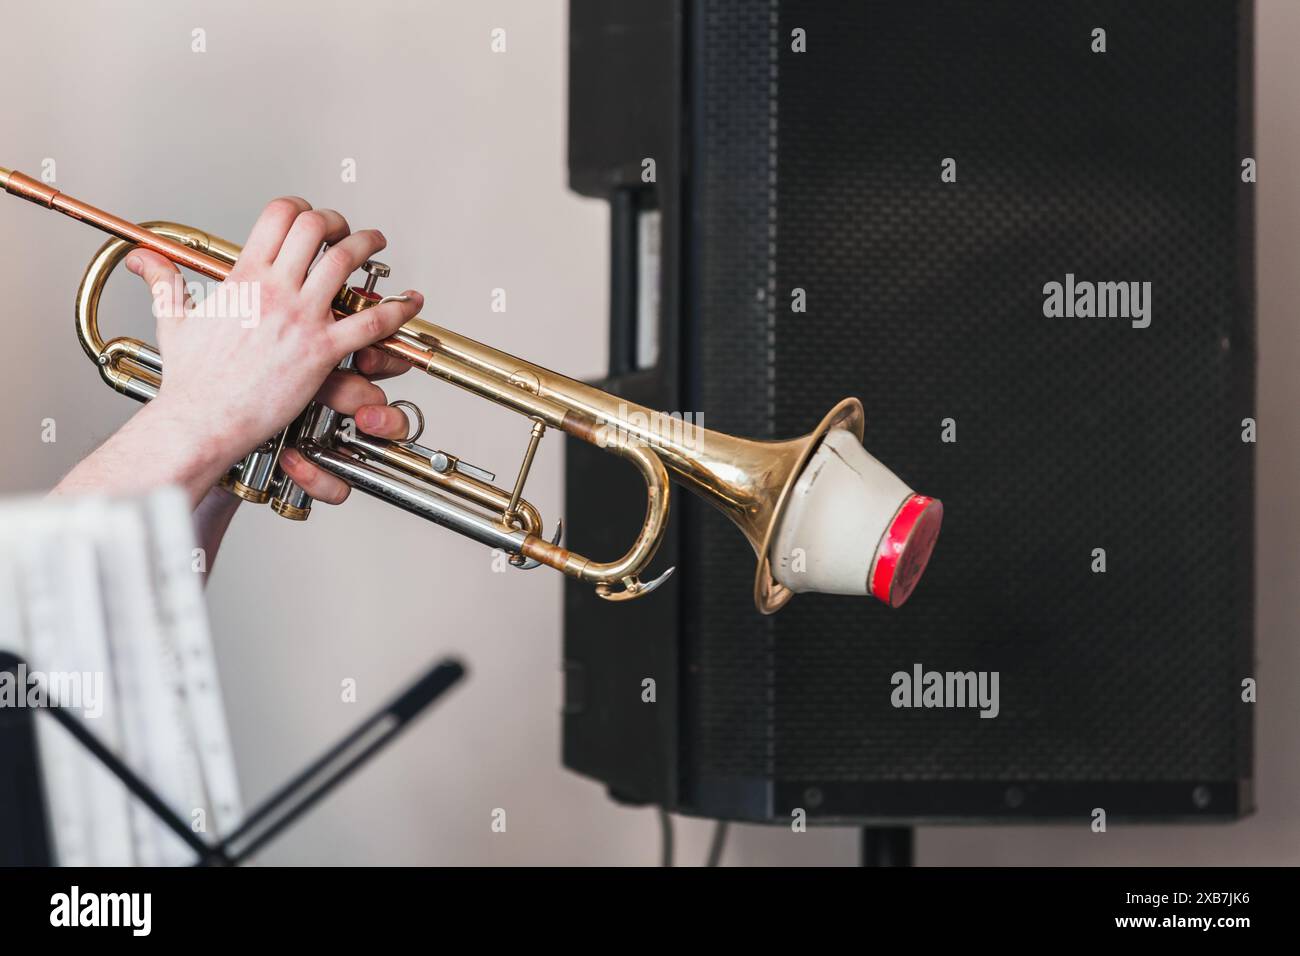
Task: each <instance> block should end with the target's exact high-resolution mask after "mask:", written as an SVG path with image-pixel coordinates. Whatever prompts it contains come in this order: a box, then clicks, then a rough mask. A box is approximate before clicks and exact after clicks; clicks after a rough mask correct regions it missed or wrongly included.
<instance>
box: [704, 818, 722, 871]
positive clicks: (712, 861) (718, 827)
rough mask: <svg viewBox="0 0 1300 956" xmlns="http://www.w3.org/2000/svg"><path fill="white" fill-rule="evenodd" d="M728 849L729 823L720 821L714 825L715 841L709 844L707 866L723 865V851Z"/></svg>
mask: <svg viewBox="0 0 1300 956" xmlns="http://www.w3.org/2000/svg"><path fill="white" fill-rule="evenodd" d="M726 848H727V821H726V820H719V821H718V822H717V823H715V824H714V825H713V841H712V842H711V843H710V844H709V859H708V862H707V863H705V864H704V865H705V866H718V865H719V864H721V863H722V851H723V850H725V849H726Z"/></svg>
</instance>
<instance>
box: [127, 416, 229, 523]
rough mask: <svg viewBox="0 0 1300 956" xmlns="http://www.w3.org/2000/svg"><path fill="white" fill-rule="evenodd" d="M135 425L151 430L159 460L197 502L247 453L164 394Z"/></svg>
mask: <svg viewBox="0 0 1300 956" xmlns="http://www.w3.org/2000/svg"><path fill="white" fill-rule="evenodd" d="M131 424H132V425H136V426H137V427H139V428H141V429H144V430H147V433H148V435H149V438H150V444H151V446H152V448H154V449H156V454H157V458H156V460H157V462H158V464H159V465H160V466H161V467H162V468H163V470H165V471H167V472H168V475H167V477H168V479H169V480H170V482H171V483H174V484H179V485H182V486H184V487H185V488H187V489H188V490H190V492H191V495H192V496H193V499H194V501H195V502H196V503H197V502H198V501H200V500H202V498H203V497H204V496H205V495H206V494H207V493H208V491H209V490H210V489H211V488H212V487H213V486H214V485H216V483H217V482H218V481H219V480H220V479H221V476H222V475H223V474H225V472H226V470H227V469H229V468H230V466H231V464H233V463H234V461H235V460H236V459H237V458H238V457H239V456H240V455H241V454H243V452H242V451H237V450H235V449H233V447H232V446H231V445H230V443H229V442H228V441H225V440H223V436H221V435H220V434H218V433H216V432H214V430H213V429H212V428H211V427H210V425H209V423H208V422H205V421H201V420H199V419H198V417H197V416H195V415H193V414H189V413H188V411H187V410H186V409H185V408H183V407H180V406H179V405H177V404H173V403H171V402H167V401H165V400H164V399H162V398H161V397H159V398H157V399H154V400H153V401H152V402H150V403H149V404H148V405H146V406H145V407H144V408H143V409H141V410H140V412H139V414H137V415H136V416H135V418H133V419H132V421H131ZM231 497H233V496H231Z"/></svg>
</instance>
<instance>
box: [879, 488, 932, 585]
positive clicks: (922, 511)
mask: <svg viewBox="0 0 1300 956" xmlns="http://www.w3.org/2000/svg"><path fill="white" fill-rule="evenodd" d="M923 518H924V519H925V520H924V521H922V519H923ZM942 518H943V504H942V503H941V502H938V501H936V500H935V499H933V498H927V497H926V496H925V495H912V496H911V497H909V498H908V499H907V500H906V501H904V502H903V504H902V506H901V507H900V508H899V509H898V514H896V515H894V520H893V521H891V522H890V524H889V530H888V531H886V532H885V534H884V536H883V537H882V538H881V539H880V547H879V548H878V549H877V550H876V565H875V567H874V568H873V569H872V572H871V594H872V596H874V597H876V598H877V599H879V600H881V601H883V602H884V603H885V604H888V605H889V606H890V607H898V606H900V605H901V604H902V603H903V602H904V601H906V600H907V598H908V596H909V595H910V594H911V593H912V589H913V588H914V587H915V586H916V582H917V581H918V580H919V579H920V577H921V572H922V571H924V570H925V566H926V564H927V562H929V560H930V552H931V551H932V550H933V548H934V542H935V540H936V539H937V538H938V536H939V524H940V522H941V521H942ZM900 571H902V572H903V573H902V574H901V575H900V573H899V572H900Z"/></svg>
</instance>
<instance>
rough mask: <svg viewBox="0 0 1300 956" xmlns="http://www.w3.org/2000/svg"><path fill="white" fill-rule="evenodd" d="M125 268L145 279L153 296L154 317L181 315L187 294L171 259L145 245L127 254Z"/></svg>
mask: <svg viewBox="0 0 1300 956" xmlns="http://www.w3.org/2000/svg"><path fill="white" fill-rule="evenodd" d="M126 268H127V271H128V272H133V273H135V274H136V275H138V276H139V277H140V278H141V279H143V280H144V281H145V285H147V286H148V287H149V293H150V295H152V296H153V314H154V318H156V319H183V318H184V317H185V307H186V305H188V304H189V295H188V293H187V292H186V291H185V280H184V279H183V278H182V277H181V270H180V269H178V268H176V266H175V265H174V264H173V263H172V261H171V260H170V259H165V258H163V257H162V256H160V255H158V253H156V252H150V251H149V250H148V249H136V250H135V251H134V252H132V253H131V254H130V255H129V256H127V257H126Z"/></svg>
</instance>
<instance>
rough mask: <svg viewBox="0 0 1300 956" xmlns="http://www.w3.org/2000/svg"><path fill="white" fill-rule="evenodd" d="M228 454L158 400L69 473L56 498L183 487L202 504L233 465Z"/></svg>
mask: <svg viewBox="0 0 1300 956" xmlns="http://www.w3.org/2000/svg"><path fill="white" fill-rule="evenodd" d="M228 454H229V453H228V452H227V451H226V450H225V449H223V448H220V447H217V446H216V444H215V443H213V442H210V441H207V440H204V439H202V438H199V437H197V436H196V434H195V431H194V429H193V428H192V427H190V426H188V425H187V424H186V423H185V422H184V421H183V420H182V419H180V418H179V417H177V416H176V415H174V414H172V413H171V411H170V409H168V408H166V407H165V406H163V405H161V404H159V403H158V402H154V403H151V404H149V405H146V406H145V407H144V408H142V409H141V410H140V411H139V412H137V413H136V414H135V415H134V416H133V417H132V418H131V420H130V421H128V422H127V423H126V424H125V425H123V426H122V427H121V428H120V429H118V430H117V432H116V433H114V434H113V436H112V437H111V438H109V439H108V441H106V442H104V444H102V445H100V446H99V448H97V449H96V450H95V451H94V452H92V453H91V454H90V455H89V456H88V457H87V458H86V459H85V460H83V461H82V462H81V463H80V464H78V465H77V466H76V467H75V468H73V469H72V471H70V472H68V474H67V475H66V476H65V477H64V479H63V480H62V481H60V482H59V483H58V485H56V486H55V488H54V490H53V491H52V492H51V494H53V495H84V494H109V495H129V494H142V493H144V492H148V491H152V490H154V489H155V488H161V487H164V486H166V485H178V486H180V487H181V488H183V489H184V490H185V493H186V495H188V496H189V499H190V505H191V506H197V505H198V504H199V502H200V501H202V500H203V498H204V496H205V495H207V493H208V491H209V489H211V488H212V486H213V485H215V484H216V483H217V481H218V479H220V477H221V476H222V474H223V473H224V472H225V471H226V469H227V468H228V467H229V464H230V463H229V461H227V460H226V459H227V455H228ZM227 520H228V519H227Z"/></svg>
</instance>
